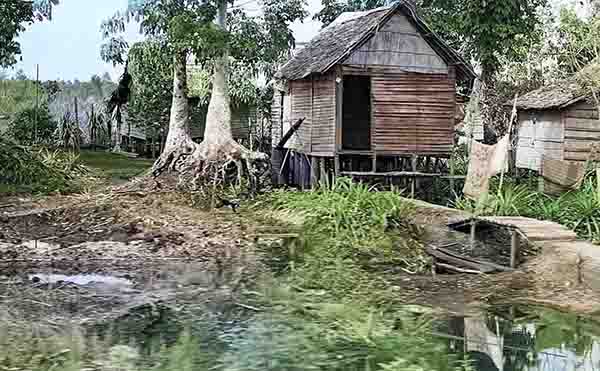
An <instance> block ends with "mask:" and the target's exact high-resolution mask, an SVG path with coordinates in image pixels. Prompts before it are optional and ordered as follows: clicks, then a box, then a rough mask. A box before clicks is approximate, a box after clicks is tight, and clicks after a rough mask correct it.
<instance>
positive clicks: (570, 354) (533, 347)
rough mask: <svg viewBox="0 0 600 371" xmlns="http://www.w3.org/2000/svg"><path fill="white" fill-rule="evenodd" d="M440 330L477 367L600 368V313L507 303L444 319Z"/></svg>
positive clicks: (529, 370)
mask: <svg viewBox="0 0 600 371" xmlns="http://www.w3.org/2000/svg"><path fill="white" fill-rule="evenodd" d="M435 336H438V337H440V338H442V339H444V340H445V341H446V342H447V346H448V351H449V352H451V353H455V354H457V355H458V356H460V357H463V356H464V355H465V354H466V355H467V356H468V358H469V359H471V360H472V361H473V362H474V368H475V370H477V371H495V370H499V371H554V370H557V371H558V370H560V371H592V370H600V318H593V317H581V316H577V315H574V314H568V313H562V312H557V311H553V310H549V309H544V308H537V307H525V306H518V307H507V308H495V309H493V310H489V311H481V312H479V313H477V314H474V315H469V316H466V317H453V318H450V319H446V320H444V321H441V322H440V324H439V325H438V326H437V328H436V331H435Z"/></svg>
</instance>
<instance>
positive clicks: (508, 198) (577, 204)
mask: <svg viewBox="0 0 600 371" xmlns="http://www.w3.org/2000/svg"><path fill="white" fill-rule="evenodd" d="M598 181H600V179H596V176H595V175H594V173H591V175H589V176H588V177H587V179H586V180H585V181H584V183H583V185H582V186H581V188H580V189H578V190H576V191H571V192H568V193H565V194H563V195H561V196H560V197H553V196H548V195H545V194H543V193H540V192H538V191H537V189H536V185H535V183H531V184H521V185H517V184H515V183H514V182H510V180H509V183H508V184H505V186H504V187H503V189H502V191H500V192H499V191H498V188H497V184H496V182H492V187H491V190H490V193H489V195H488V196H487V197H486V198H483V199H481V200H479V201H478V202H475V201H472V200H468V199H465V198H460V199H457V200H456V201H455V203H454V207H456V208H458V209H461V210H467V211H470V212H472V213H474V214H477V215H497V216H525V217H530V218H535V219H540V220H550V221H553V222H557V223H560V224H563V225H565V226H567V227H569V228H571V229H573V230H574V231H576V232H577V233H578V234H579V236H580V237H582V238H585V239H588V240H591V241H594V242H598V243H600V186H599V184H598Z"/></svg>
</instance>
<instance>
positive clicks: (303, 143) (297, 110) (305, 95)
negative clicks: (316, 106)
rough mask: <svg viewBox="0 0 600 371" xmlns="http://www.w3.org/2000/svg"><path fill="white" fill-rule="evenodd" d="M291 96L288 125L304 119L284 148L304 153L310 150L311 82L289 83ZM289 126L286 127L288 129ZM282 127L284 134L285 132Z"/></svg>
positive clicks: (297, 81) (298, 81)
mask: <svg viewBox="0 0 600 371" xmlns="http://www.w3.org/2000/svg"><path fill="white" fill-rule="evenodd" d="M290 95H291V117H290V118H291V120H290V121H289V124H292V125H293V123H295V122H296V121H297V120H299V119H301V118H303V117H304V118H305V120H304V123H303V124H302V126H300V129H298V131H297V132H296V133H295V134H294V135H293V136H292V138H291V139H290V140H289V141H288V143H287V144H286V146H285V147H286V148H290V149H294V150H297V151H301V152H304V153H309V152H310V150H311V143H310V141H311V135H310V130H311V125H312V98H313V88H312V80H296V81H290ZM289 124H288V125H287V127H288V128H289ZM285 127H286V125H284V133H285V132H286V130H287V129H286V128H285Z"/></svg>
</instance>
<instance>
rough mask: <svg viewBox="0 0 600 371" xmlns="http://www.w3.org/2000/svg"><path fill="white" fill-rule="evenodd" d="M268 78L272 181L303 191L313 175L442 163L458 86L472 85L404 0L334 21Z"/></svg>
mask: <svg viewBox="0 0 600 371" xmlns="http://www.w3.org/2000/svg"><path fill="white" fill-rule="evenodd" d="M276 77H277V78H278V80H277V83H276V91H275V97H274V102H273V109H272V113H273V118H272V123H273V127H272V133H273V134H272V135H273V146H274V153H273V161H272V162H273V164H272V165H273V174H274V181H275V182H276V183H279V184H295V185H301V186H308V185H309V184H310V183H311V181H313V182H314V181H315V180H316V179H318V178H319V176H320V175H321V174H326V173H331V172H333V173H334V174H335V175H345V174H349V173H352V172H368V173H369V174H375V173H379V172H390V171H401V170H403V169H404V168H407V169H408V170H411V169H412V171H416V163H417V159H425V158H427V163H430V162H429V161H430V160H431V159H434V160H436V161H432V162H431V164H433V163H434V162H435V163H436V164H437V160H439V159H444V158H448V157H449V156H450V155H451V153H452V148H453V144H454V126H455V114H456V92H457V87H456V86H457V81H462V82H464V85H466V86H469V87H470V86H471V85H472V81H473V80H474V78H475V73H474V72H473V70H472V68H471V66H470V65H469V64H468V63H467V62H466V61H465V60H464V59H463V58H461V57H460V56H459V55H458V54H457V53H456V52H455V51H454V50H452V49H451V48H450V47H449V46H448V45H447V44H446V43H444V41H443V40H441V39H440V38H439V37H438V36H437V35H436V34H435V33H434V32H433V31H432V30H430V29H429V27H428V26H427V25H426V24H425V23H424V21H423V20H422V19H421V18H419V16H418V15H417V13H416V10H415V6H414V5H413V4H412V2H411V1H409V0H404V1H399V2H398V3H396V4H395V5H393V6H390V7H384V8H378V9H374V10H371V11H367V12H356V13H344V14H342V15H340V17H338V19H336V20H335V21H334V22H333V23H332V24H331V25H329V26H327V27H326V28H324V29H323V30H322V31H321V32H320V33H319V34H318V35H317V36H316V37H315V38H314V39H312V40H311V41H310V42H309V43H308V44H307V45H306V46H304V48H302V49H301V50H299V51H298V53H296V54H295V55H294V56H293V57H292V59H291V60H290V61H288V62H287V63H286V64H285V65H283V67H282V68H281V69H280V71H279V72H278V74H277V75H276ZM302 118H303V119H304V121H303V123H302V124H301V125H300V127H299V128H298V129H297V131H295V132H294V133H293V135H292V136H291V137H290V138H289V140H287V142H285V143H280V141H281V138H282V137H285V136H286V135H285V134H290V128H291V127H292V126H294V123H296V122H297V121H298V120H299V119H302ZM278 144H282V145H281V146H278ZM422 162H423V163H425V161H422ZM317 169H319V171H317ZM311 171H312V178H311Z"/></svg>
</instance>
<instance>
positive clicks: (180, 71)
mask: <svg viewBox="0 0 600 371" xmlns="http://www.w3.org/2000/svg"><path fill="white" fill-rule="evenodd" d="M186 57H187V52H186V51H185V50H182V51H179V52H178V53H177V54H176V55H175V57H174V61H173V62H174V63H173V66H174V71H173V100H172V103H171V117H170V118H169V132H168V134H167V140H166V143H165V148H164V152H170V151H173V150H177V149H179V148H180V147H181V146H182V145H186V144H188V142H189V141H191V137H190V135H189V112H190V108H189V104H188V100H187V72H186Z"/></svg>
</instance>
